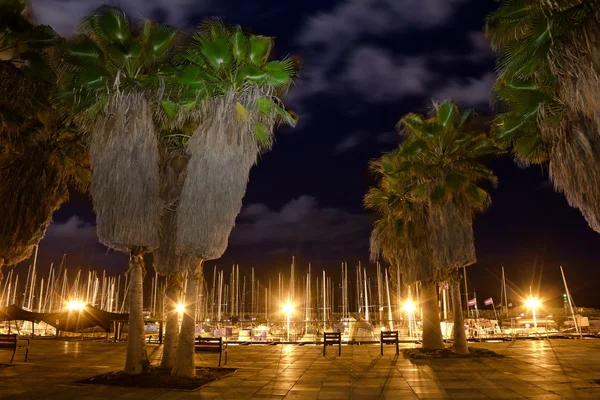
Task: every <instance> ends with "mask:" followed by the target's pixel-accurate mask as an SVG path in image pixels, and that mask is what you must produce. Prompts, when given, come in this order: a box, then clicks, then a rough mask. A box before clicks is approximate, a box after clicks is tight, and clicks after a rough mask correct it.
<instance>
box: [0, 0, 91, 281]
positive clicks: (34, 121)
mask: <svg viewBox="0 0 600 400" xmlns="http://www.w3.org/2000/svg"><path fill="white" fill-rule="evenodd" d="M25 11H26V4H24V3H22V2H20V1H7V2H5V3H3V4H2V6H1V7H0V214H2V216H3V220H2V224H0V277H1V272H2V265H14V264H17V263H19V262H20V261H22V260H24V259H26V258H28V257H30V255H31V252H32V250H33V247H34V246H36V245H37V244H38V243H39V241H40V240H41V239H42V238H43V237H44V234H45V232H46V229H47V227H48V225H49V224H50V221H51V218H52V214H53V213H54V211H55V210H57V209H58V208H59V207H60V205H61V204H62V203H63V202H64V201H66V200H67V198H68V196H69V186H72V187H76V188H79V189H82V190H84V189H85V187H86V186H87V183H88V182H89V178H90V177H89V167H88V161H87V152H86V149H85V147H84V146H83V144H82V138H81V134H80V133H79V132H78V131H77V130H76V129H75V128H74V127H73V126H71V125H69V124H67V123H66V121H65V120H64V119H63V118H61V117H60V116H59V115H58V113H57V112H56V110H54V109H53V107H52V103H51V97H52V95H53V94H54V93H55V92H56V88H57V87H56V74H55V71H56V68H55V65H54V62H53V61H54V60H53V58H52V57H51V49H52V47H53V46H54V45H56V44H58V43H59V41H60V39H59V37H58V36H57V35H56V34H55V33H54V32H53V31H52V30H51V29H50V28H49V27H47V26H40V25H34V24H33V23H32V22H31V21H30V20H29V19H28V18H27V16H26V12H25Z"/></svg>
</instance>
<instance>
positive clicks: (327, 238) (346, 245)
mask: <svg viewBox="0 0 600 400" xmlns="http://www.w3.org/2000/svg"><path fill="white" fill-rule="evenodd" d="M370 228H371V220H370V217H369V216H367V215H364V214H352V213H350V212H348V211H345V210H343V209H339V208H330V207H322V206H320V205H319V204H318V202H317V199H315V198H314V197H312V196H308V195H303V196H300V197H298V198H296V199H293V200H290V201H289V202H288V203H286V204H284V205H283V206H281V208H279V209H271V208H269V207H267V206H266V205H265V204H250V205H248V206H246V207H245V208H244V209H243V210H242V212H241V213H240V215H239V217H238V220H237V223H236V226H235V228H234V230H233V232H232V234H231V239H230V244H231V247H235V248H236V249H237V250H243V251H245V252H264V251H268V252H271V250H272V249H279V250H281V249H286V248H287V249H289V250H290V251H292V250H298V249H311V250H312V251H319V252H324V253H327V252H329V254H331V255H334V254H335V253H337V252H338V251H343V250H344V249H345V251H348V249H350V248H352V249H356V248H362V247H366V244H367V243H368V237H369V232H370ZM266 249H268V250H266ZM337 255H339V254H337Z"/></svg>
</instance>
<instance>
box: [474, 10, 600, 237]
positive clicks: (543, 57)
mask: <svg viewBox="0 0 600 400" xmlns="http://www.w3.org/2000/svg"><path fill="white" fill-rule="evenodd" d="M599 8H600V2H599V1H598V0H561V1H541V0H537V1H533V0H506V1H504V2H503V4H502V5H501V6H500V8H499V9H498V10H497V11H496V12H495V13H493V14H491V15H490V16H489V17H488V20H487V26H486V33H487V36H488V37H489V38H490V40H491V43H492V46H493V47H494V48H495V49H496V50H498V51H499V56H498V72H499V79H498V81H497V83H496V93H497V95H498V100H499V101H498V103H497V104H498V108H499V110H500V111H501V113H500V114H499V115H498V118H497V119H496V121H495V124H494V132H495V135H496V137H497V138H498V139H499V140H498V141H499V142H500V143H502V144H504V145H505V146H507V147H508V146H513V148H514V155H515V158H516V160H517V161H518V162H519V163H521V164H525V165H527V164H529V163H548V167H549V173H550V178H551V180H552V182H553V184H554V188H555V190H557V191H558V192H562V193H564V194H565V197H566V198H567V201H568V202H569V204H570V205H571V206H572V207H576V208H578V209H579V210H580V211H581V212H582V214H583V216H584V217H585V218H586V220H587V222H588V224H589V225H590V227H591V228H592V229H594V230H595V231H597V232H600V162H599V161H600V142H599V139H598V133H599V128H600V113H598V109H599V107H600V58H599V57H598V54H600V44H599V43H598V40H597V38H598V35H599V34H600V14H599V13H598V9H599Z"/></svg>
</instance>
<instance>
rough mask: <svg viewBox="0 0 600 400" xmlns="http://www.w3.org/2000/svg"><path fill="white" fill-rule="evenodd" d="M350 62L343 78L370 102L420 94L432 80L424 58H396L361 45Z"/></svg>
mask: <svg viewBox="0 0 600 400" xmlns="http://www.w3.org/2000/svg"><path fill="white" fill-rule="evenodd" d="M349 64H350V65H349V67H348V70H347V71H346V74H345V76H344V80H345V81H346V83H347V84H348V86H349V87H351V88H352V89H353V90H355V91H357V92H359V93H360V94H362V95H363V96H364V97H365V99H366V100H368V101H370V102H373V103H377V102H389V101H393V100H395V99H398V98H400V97H405V96H407V95H419V94H423V93H424V92H425V90H426V88H425V84H426V83H427V82H428V81H429V80H430V79H431V73H430V72H429V71H428V69H427V65H426V64H427V62H426V60H425V59H424V58H420V57H406V58H401V59H400V58H395V57H393V56H392V55H391V54H389V53H388V52H387V51H385V50H383V49H380V48H376V47H367V46H364V47H360V48H359V49H357V50H356V51H355V52H354V54H352V56H351V58H350V61H349Z"/></svg>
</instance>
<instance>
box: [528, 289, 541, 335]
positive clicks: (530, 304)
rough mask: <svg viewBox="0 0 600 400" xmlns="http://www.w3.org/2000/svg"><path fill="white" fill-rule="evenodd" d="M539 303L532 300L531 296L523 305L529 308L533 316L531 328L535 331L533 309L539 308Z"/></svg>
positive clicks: (535, 324)
mask: <svg viewBox="0 0 600 400" xmlns="http://www.w3.org/2000/svg"><path fill="white" fill-rule="evenodd" d="M540 304H541V303H540V301H539V300H538V299H536V298H534V297H533V296H531V297H530V298H528V299H527V301H526V302H525V305H526V306H527V307H528V308H531V313H532V314H533V327H534V328H535V329H537V320H536V318H535V309H536V308H539V307H540Z"/></svg>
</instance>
